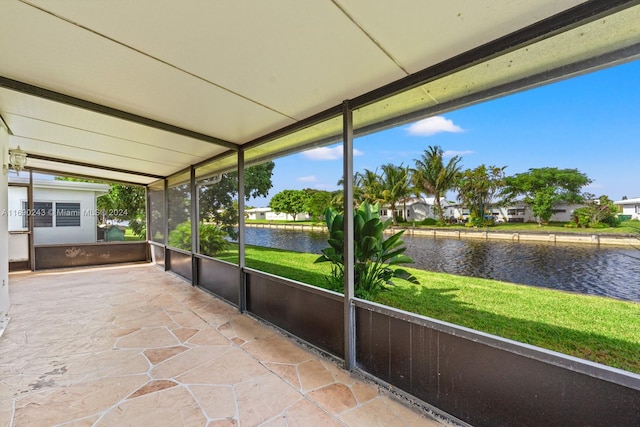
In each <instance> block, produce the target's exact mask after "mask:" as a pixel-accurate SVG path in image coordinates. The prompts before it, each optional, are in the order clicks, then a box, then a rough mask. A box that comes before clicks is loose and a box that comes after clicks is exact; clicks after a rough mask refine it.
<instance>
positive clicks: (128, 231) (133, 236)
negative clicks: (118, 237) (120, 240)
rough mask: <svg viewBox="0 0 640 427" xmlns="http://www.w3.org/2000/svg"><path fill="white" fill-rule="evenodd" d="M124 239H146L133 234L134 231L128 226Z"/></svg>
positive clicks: (132, 240)
mask: <svg viewBox="0 0 640 427" xmlns="http://www.w3.org/2000/svg"><path fill="white" fill-rule="evenodd" d="M124 240H125V242H137V241H141V240H145V238H144V237H139V236H136V235H135V234H133V231H131V229H130V228H128V227H127V229H126V230H125V231H124Z"/></svg>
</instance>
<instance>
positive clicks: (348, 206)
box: [342, 101, 356, 371]
mask: <svg viewBox="0 0 640 427" xmlns="http://www.w3.org/2000/svg"><path fill="white" fill-rule="evenodd" d="M342 120H343V129H342V134H343V146H342V147H343V154H344V155H343V172H342V180H343V182H344V190H343V191H344V193H343V196H344V197H343V198H344V206H343V208H344V364H345V369H346V370H348V371H350V370H352V369H353V368H355V365H356V330H355V309H354V306H353V297H354V293H355V291H354V271H353V270H354V258H353V253H354V245H353V111H352V110H351V107H350V105H349V101H344V102H343V104H342Z"/></svg>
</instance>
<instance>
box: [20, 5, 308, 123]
mask: <svg viewBox="0 0 640 427" xmlns="http://www.w3.org/2000/svg"><path fill="white" fill-rule="evenodd" d="M20 1H22V2H23V3H25V4H27V5H29V6H31V7H33V8H35V9H38V10H39V11H41V12H44V13H46V14H48V15H51V16H53V17H55V18H57V19H60V20H61V21H64V22H66V23H68V24H70V25H73V26H76V27H78V28H80V29H82V30H85V31H88V32H90V33H92V34H94V35H96V36H98V37H102V38H104V39H105V40H108V41H110V42H112V43H116V44H118V45H120V46H122V47H124V48H126V49H129V50H132V51H133V52H136V53H138V54H140V55H143V56H145V57H147V58H149V59H152V60H154V61H157V62H159V63H161V64H163V65H166V66H167V67H171V68H173V69H174V70H177V71H179V72H181V73H184V74H186V75H188V76H190V77H193V78H195V79H198V80H200V81H202V82H205V83H207V84H210V85H212V86H215V87H217V88H219V89H221V90H223V91H225V92H228V93H230V94H232V95H234V96H237V97H239V98H242V99H244V100H245V101H248V102H251V103H252V104H255V105H258V106H259V107H262V108H265V109H267V110H269V111H271V112H273V113H276V114H279V115H281V116H283V117H286V118H288V119H290V120H294V121H296V120H297V119H296V118H295V117H291V116H289V115H288V114H286V113H284V112H282V111H278V110H276V109H275V108H273V107H270V106H268V105H266V104H263V103H261V102H259V101H257V100H255V99H252V98H250V97H248V96H247V95H243V94H241V93H240V92H237V91H235V90H233V89H230V88H228V87H226V86H223V85H220V84H218V83H216V82H213V81H211V80H208V79H206V78H204V77H202V76H199V75H197V74H195V73H192V72H191V71H188V70H186V69H184V68H181V67H179V66H177V65H175V64H172V63H170V62H168V61H165V60H164V59H161V58H158V57H157V56H154V55H151V54H150V53H147V52H145V51H143V50H141V49H138V48H136V47H134V46H131V45H129V44H127V43H124V42H122V41H120V40H117V39H114V38H113V37H110V36H108V35H106V34H102V33H100V32H98V31H96V30H93V29H91V28H89V27H87V26H85V25H82V24H80V23H79V22H74V21H72V20H70V19H68V18H65V17H64V16H60V15H57V14H55V13H53V12H51V11H49V10H47V9H43V8H42V7H39V6H36V5H34V4H32V3H29V2H28V1H26V0H20Z"/></svg>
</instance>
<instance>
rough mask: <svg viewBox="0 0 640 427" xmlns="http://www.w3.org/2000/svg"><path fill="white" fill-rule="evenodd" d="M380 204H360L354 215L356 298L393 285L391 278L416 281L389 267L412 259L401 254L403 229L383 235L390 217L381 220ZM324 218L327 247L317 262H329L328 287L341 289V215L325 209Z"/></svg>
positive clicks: (407, 273) (342, 254) (403, 248)
mask: <svg viewBox="0 0 640 427" xmlns="http://www.w3.org/2000/svg"><path fill="white" fill-rule="evenodd" d="M379 209H380V208H379V205H378V204H375V205H373V206H371V205H369V204H368V203H363V204H362V205H360V207H359V208H358V210H356V211H355V212H354V215H353V222H354V224H353V227H354V230H353V232H354V236H353V246H354V258H355V260H354V261H355V263H354V264H355V265H354V286H355V295H356V296H357V297H359V298H367V299H371V298H373V297H374V296H375V295H376V294H377V293H378V292H380V291H381V290H383V289H385V288H386V285H393V282H392V281H391V279H393V278H401V279H404V280H408V281H409V282H411V283H416V284H417V283H418V280H417V279H416V278H415V277H414V276H413V275H411V274H409V272H407V271H406V270H403V269H400V268H396V269H393V268H391V266H393V265H397V264H407V263H412V262H413V259H411V258H410V257H408V256H406V255H403V252H404V251H405V250H406V248H405V247H404V242H403V241H402V240H401V239H400V237H401V236H402V234H403V233H404V230H402V231H400V232H398V233H395V234H393V235H392V236H389V237H388V238H387V239H385V238H384V234H383V233H384V230H385V229H386V228H388V227H389V226H390V225H391V222H392V221H391V218H389V219H387V220H386V221H384V222H383V221H382V220H380V215H379V214H378V212H379ZM325 221H326V223H327V228H328V229H329V240H328V243H329V246H330V247H328V248H326V249H323V250H322V255H321V256H320V257H319V258H318V259H316V261H315V262H316V263H320V262H330V263H331V276H330V277H329V278H328V284H329V287H330V288H331V289H332V290H335V291H338V292H341V291H342V290H343V288H344V247H343V241H344V231H343V227H344V216H343V215H340V214H337V213H336V212H335V211H334V210H333V209H331V208H327V210H326V213H325Z"/></svg>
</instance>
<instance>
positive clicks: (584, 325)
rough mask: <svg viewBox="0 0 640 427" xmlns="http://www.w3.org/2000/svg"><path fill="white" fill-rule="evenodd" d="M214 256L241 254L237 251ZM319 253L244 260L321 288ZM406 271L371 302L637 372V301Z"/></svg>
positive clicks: (251, 254) (256, 255)
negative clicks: (406, 276)
mask: <svg viewBox="0 0 640 427" xmlns="http://www.w3.org/2000/svg"><path fill="white" fill-rule="evenodd" d="M219 258H221V259H225V260H227V261H230V262H236V263H237V261H238V255H237V252H228V253H226V254H223V256H220V257H219ZM316 258H317V255H313V254H307V253H299V252H290V251H284V250H279V249H272V248H264V247H256V246H247V247H246V264H247V267H250V268H254V269H256V270H260V271H264V272H266V273H271V274H275V275H278V276H282V277H286V278H289V279H292V280H296V281H299V282H303V283H307V284H310V285H314V286H318V287H322V288H326V276H327V275H328V274H329V273H330V268H329V265H328V264H326V263H323V264H314V263H313V261H314V260H315V259H316ZM408 270H411V273H413V274H414V275H415V276H416V277H417V278H418V280H419V281H420V285H413V284H411V283H408V282H405V281H402V280H396V286H393V287H391V288H390V289H389V290H387V291H384V292H382V293H380V294H379V295H378V296H377V297H376V298H375V300H374V301H375V302H378V303H381V304H385V305H388V306H391V307H396V308H399V309H402V310H405V311H409V312H413V313H417V314H421V315H424V316H428V317H432V318H436V319H440V320H443V321H446V322H450V323H454V324H457V325H461V326H466V327H468V328H471V329H475V330H479V331H483V332H487V333H490V334H494V335H498V336H501V337H504V338H509V339H512V340H516V341H520V342H524V343H527V344H531V345H535V346H539V347H543V348H546V349H549V350H554V351H558V352H561V353H565V354H568V355H572V356H576V357H579V358H582V359H586V360H591V361H594V362H598V363H602V364H605V365H608V366H612V367H615V368H620V369H624V370H627V371H631V372H635V373H640V356H639V355H640V304H639V303H634V302H628V301H621V300H616V299H613V298H605V297H598V296H590V295H582V294H577V293H571V292H565V291H557V290H552V289H545V288H538V287H533V286H524V285H516V284H512V283H506V282H500V281H496V280H488V279H479V278H471V277H464V276H456V275H451V274H444V273H433V272H429V271H424V270H417V269H408Z"/></svg>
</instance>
